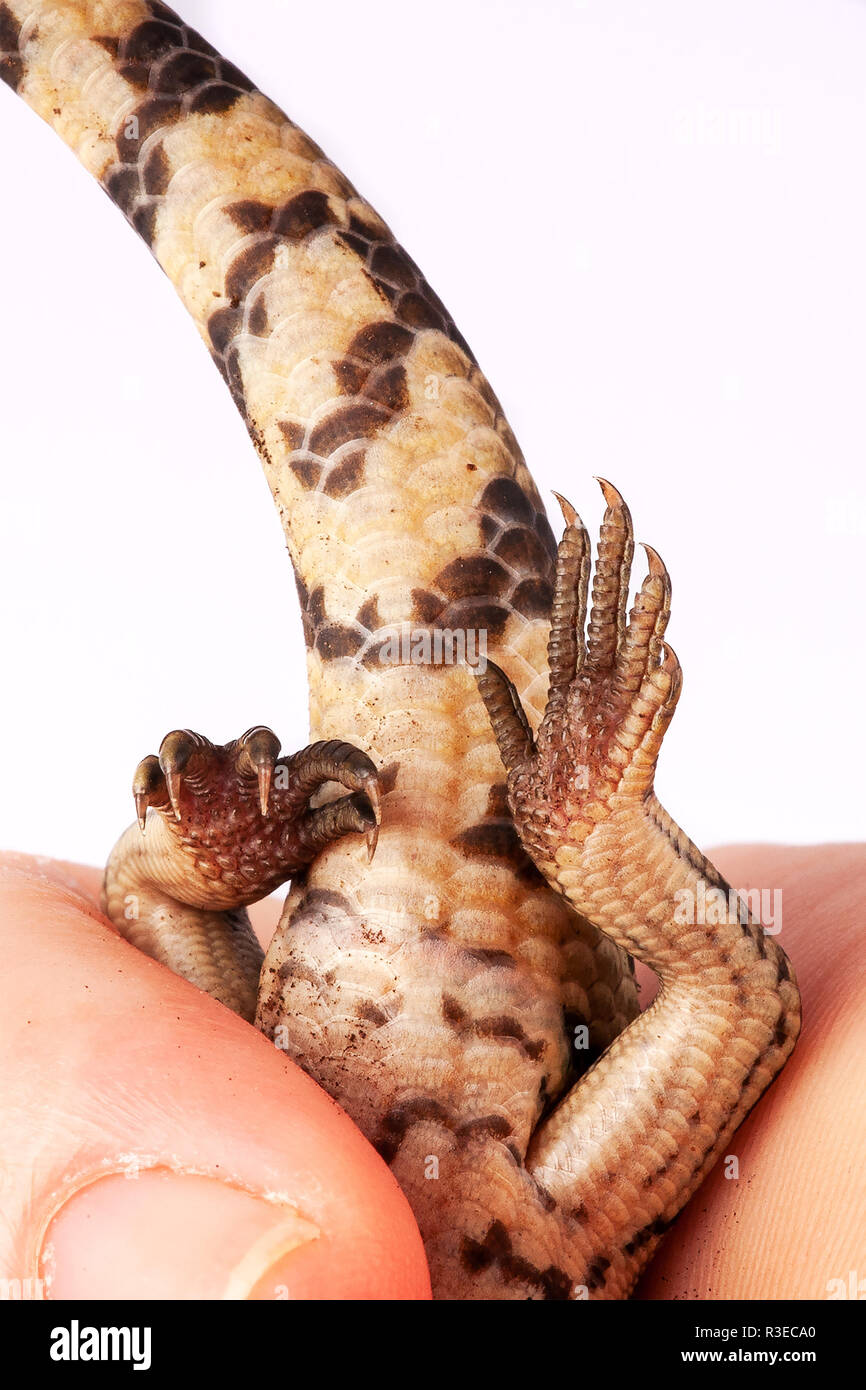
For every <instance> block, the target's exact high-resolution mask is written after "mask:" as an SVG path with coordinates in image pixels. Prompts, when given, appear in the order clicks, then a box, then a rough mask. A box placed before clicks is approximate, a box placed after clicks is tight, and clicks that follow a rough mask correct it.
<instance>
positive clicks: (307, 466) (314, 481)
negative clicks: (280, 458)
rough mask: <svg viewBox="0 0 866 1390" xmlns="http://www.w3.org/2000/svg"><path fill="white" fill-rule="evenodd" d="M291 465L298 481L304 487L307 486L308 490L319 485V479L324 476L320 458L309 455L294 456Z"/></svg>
mask: <svg viewBox="0 0 866 1390" xmlns="http://www.w3.org/2000/svg"><path fill="white" fill-rule="evenodd" d="M289 466H290V468H291V470H292V472H293V473H294V475H295V477H296V478H297V479H298V482H299V483H300V484H301V486H302V487H304V488H306V489H307V491H308V492H310V491H312V489H313V488H315V487H318V485H319V479H320V478H321V476H322V465H321V462H320V460H319V459H314V458H310V457H309V456H307V457H304V458H293V459H292V461H291V464H290V465H289Z"/></svg>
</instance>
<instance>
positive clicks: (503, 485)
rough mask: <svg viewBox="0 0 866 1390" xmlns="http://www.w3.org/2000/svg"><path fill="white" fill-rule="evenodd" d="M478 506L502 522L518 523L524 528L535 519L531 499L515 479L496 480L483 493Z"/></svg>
mask: <svg viewBox="0 0 866 1390" xmlns="http://www.w3.org/2000/svg"><path fill="white" fill-rule="evenodd" d="M478 505H479V507H480V508H481V510H482V511H485V512H491V513H492V514H493V516H497V517H499V519H500V520H501V521H510V522H517V523H518V524H519V525H523V526H529V525H531V524H532V522H533V520H534V517H535V512H534V509H533V507H532V506H531V504H530V501H529V498H528V497H527V496H526V493H525V492H524V491H523V489H522V488H521V487H518V485H517V483H516V482H515V481H514V479H513V478H494V479H493V480H492V482H489V483H488V484H487V486H486V487H485V489H484V491H483V492H482V494H481V496H480V498H479V499H478Z"/></svg>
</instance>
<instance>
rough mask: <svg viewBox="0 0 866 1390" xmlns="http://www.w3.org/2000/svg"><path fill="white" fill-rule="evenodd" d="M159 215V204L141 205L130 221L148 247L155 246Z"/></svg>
mask: <svg viewBox="0 0 866 1390" xmlns="http://www.w3.org/2000/svg"><path fill="white" fill-rule="evenodd" d="M158 215H159V204H158V203H140V204H139V206H138V207H137V208H136V209H135V210H134V212H133V213H132V216H131V217H130V219H129V220H130V222H131V223H132V225H133V227H134V228H135V230H136V231H137V232H138V235H139V236H140V237H141V239H142V241H144V242H146V243H147V245H148V246H153V242H154V237H155V236H156V220H157V217H158Z"/></svg>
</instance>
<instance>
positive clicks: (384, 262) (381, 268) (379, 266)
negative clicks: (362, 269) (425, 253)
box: [370, 244, 418, 290]
mask: <svg viewBox="0 0 866 1390" xmlns="http://www.w3.org/2000/svg"><path fill="white" fill-rule="evenodd" d="M370 271H371V273H372V274H373V275H375V277H376V279H377V280H379V279H381V280H387V281H388V283H389V284H392V285H396V287H397V288H398V289H401V290H410V289H414V288H415V287H416V285H417V284H418V268H417V266H415V265H414V264H413V262H412V261H411V260H410V259H409V257H408V256H407V255H406V252H405V251H404V250H403V248H402V246H395V245H393V244H392V245H390V246H389V245H385V246H377V247H376V250H375V251H374V252H373V255H372V257H371V259H370Z"/></svg>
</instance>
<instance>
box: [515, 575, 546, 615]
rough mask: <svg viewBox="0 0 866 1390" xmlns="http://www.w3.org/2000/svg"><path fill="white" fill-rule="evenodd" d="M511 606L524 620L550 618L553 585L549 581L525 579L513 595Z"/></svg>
mask: <svg viewBox="0 0 866 1390" xmlns="http://www.w3.org/2000/svg"><path fill="white" fill-rule="evenodd" d="M511 606H512V607H513V608H514V609H515V610H516V612H518V613H522V614H523V616H524V618H549V617H550V610H551V608H552V606H553V585H552V584H551V583H550V582H549V581H548V580H547V579H524V580H523V582H522V583H520V584H518V586H517V588H516V589H515V590H514V593H513V594H512V595H511Z"/></svg>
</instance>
